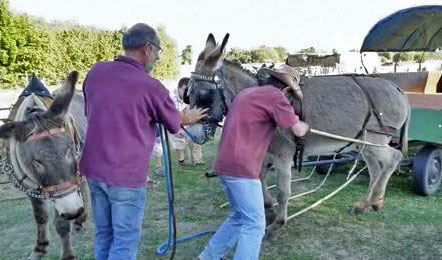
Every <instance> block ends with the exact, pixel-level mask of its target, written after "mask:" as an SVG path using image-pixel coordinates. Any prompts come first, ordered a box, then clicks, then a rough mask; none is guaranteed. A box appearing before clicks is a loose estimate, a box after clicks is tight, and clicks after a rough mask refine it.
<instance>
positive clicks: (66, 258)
mask: <svg viewBox="0 0 442 260" xmlns="http://www.w3.org/2000/svg"><path fill="white" fill-rule="evenodd" d="M62 259H63V260H76V259H77V258H75V256H73V255H66V256H63V257H62Z"/></svg>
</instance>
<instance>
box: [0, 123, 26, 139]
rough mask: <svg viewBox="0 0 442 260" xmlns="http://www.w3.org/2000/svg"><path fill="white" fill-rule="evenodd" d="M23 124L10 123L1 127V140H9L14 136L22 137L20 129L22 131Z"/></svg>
mask: <svg viewBox="0 0 442 260" xmlns="http://www.w3.org/2000/svg"><path fill="white" fill-rule="evenodd" d="M22 126H23V124H21V123H20V122H8V123H6V124H4V125H2V126H0V138H1V139H8V138H11V137H13V136H15V137H17V136H20V129H22Z"/></svg>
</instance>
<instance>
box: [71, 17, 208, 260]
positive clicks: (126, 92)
mask: <svg viewBox="0 0 442 260" xmlns="http://www.w3.org/2000/svg"><path fill="white" fill-rule="evenodd" d="M122 45H123V49H124V55H122V56H119V57H117V58H116V59H115V60H113V61H109V62H98V63H96V64H95V65H94V66H93V67H92V68H91V70H90V71H89V73H88V75H87V77H86V79H85V82H84V89H83V91H84V95H85V100H86V106H85V114H86V117H87V122H88V128H87V132H86V140H85V144H84V148H83V153H82V157H81V161H80V170H81V172H82V173H83V174H84V175H86V176H87V178H88V183H89V187H90V191H91V204H92V213H93V218H94V224H95V239H94V255H95V259H97V260H122V259H124V260H135V259H136V254H137V244H138V241H139V239H140V236H141V222H142V219H143V213H144V204H145V200H146V187H145V180H146V176H147V174H148V169H149V159H150V157H151V154H152V149H153V145H154V142H155V136H156V133H155V125H156V124H157V123H161V124H163V125H164V127H165V128H166V129H167V130H168V131H169V132H171V133H176V132H178V131H179V130H180V128H181V125H185V124H191V123H195V122H197V121H199V120H200V119H201V118H203V117H204V116H205V114H204V112H205V110H200V109H193V110H189V111H187V113H186V114H181V113H180V112H179V111H178V110H177V109H176V108H175V105H174V103H173V101H172V99H171V98H170V97H169V93H168V91H167V90H166V88H165V87H164V86H163V84H161V82H160V81H158V80H157V79H155V78H153V77H151V76H150V75H149V74H148V73H149V72H150V71H151V70H152V67H153V64H154V63H155V62H156V61H157V60H158V57H159V53H160V51H161V47H160V39H159V37H158V35H157V33H156V31H155V30H154V29H153V28H151V27H150V26H148V25H147V24H142V23H139V24H136V25H134V26H132V27H131V28H129V29H128V30H127V31H126V32H125V33H124V35H123V40H122Z"/></svg>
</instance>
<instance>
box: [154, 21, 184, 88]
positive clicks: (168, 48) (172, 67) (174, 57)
mask: <svg viewBox="0 0 442 260" xmlns="http://www.w3.org/2000/svg"><path fill="white" fill-rule="evenodd" d="M157 32H158V36H159V37H160V41H161V46H162V48H163V50H164V51H163V53H162V54H161V56H160V60H159V61H158V62H157V63H156V64H155V65H154V67H153V75H155V77H158V78H161V79H174V78H176V77H178V74H179V64H178V50H177V46H176V43H175V41H174V40H172V38H170V37H169V36H168V35H167V33H166V27H165V26H163V25H161V26H159V27H158V28H157Z"/></svg>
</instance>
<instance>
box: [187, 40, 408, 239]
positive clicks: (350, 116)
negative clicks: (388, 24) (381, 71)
mask: <svg viewBox="0 0 442 260" xmlns="http://www.w3.org/2000/svg"><path fill="white" fill-rule="evenodd" d="M228 37H229V35H228V34H227V35H226V36H225V37H224V40H223V41H222V43H221V44H220V45H217V44H216V42H215V38H214V36H213V35H212V34H209V36H208V38H207V41H206V46H205V48H204V50H203V51H202V52H201V54H200V55H199V57H198V61H197V63H196V66H195V72H193V73H192V76H191V82H190V84H189V85H188V88H187V91H186V96H185V99H188V101H189V104H190V106H191V107H193V106H199V107H208V108H210V110H209V116H208V118H206V119H204V120H203V121H201V122H200V123H198V124H195V125H193V126H191V127H189V131H190V132H191V134H193V135H194V136H195V138H197V139H199V141H201V142H205V141H207V140H208V139H210V138H211V137H213V135H214V133H215V130H216V127H217V125H218V123H219V122H220V121H222V119H223V116H225V115H226V114H227V113H228V108H229V106H230V104H231V102H232V100H233V99H234V98H235V96H236V95H237V94H238V93H239V92H240V91H241V90H243V89H244V88H247V87H251V86H256V85H258V84H259V82H258V79H257V78H256V76H255V75H254V74H251V73H250V72H248V71H247V70H244V69H242V68H241V67H240V66H238V65H237V64H236V63H234V62H229V61H228V60H225V59H222V54H223V52H224V49H225V47H226V44H227V41H228ZM301 87H302V91H303V93H304V98H303V100H302V105H301V104H300V102H299V101H298V100H292V105H293V106H294V108H296V109H295V110H296V111H297V112H300V111H301V110H302V114H303V116H304V117H305V121H306V122H307V123H308V124H309V125H310V126H311V127H312V128H314V129H317V130H320V131H324V132H328V133H332V134H336V135H340V136H345V137H350V138H358V139H361V140H366V141H368V142H372V143H376V144H381V145H386V146H384V147H375V146H364V147H363V149H362V147H361V145H357V144H351V143H348V142H344V141H340V140H336V139H331V138H326V137H322V136H317V135H313V134H308V135H307V136H306V138H305V140H304V141H303V143H304V147H305V150H304V154H305V155H307V156H308V155H319V154H320V155H327V154H334V153H336V152H337V151H341V152H349V151H358V152H359V151H361V149H362V151H361V153H362V158H363V160H364V161H365V163H366V164H367V166H368V171H369V174H370V183H369V185H368V192H367V194H366V196H365V198H364V199H363V200H362V201H359V202H357V203H356V204H355V205H354V207H353V211H354V212H355V213H362V212H363V211H364V210H366V209H368V208H373V209H374V210H379V209H381V208H382V207H383V205H384V196H385V189H386V185H387V182H388V180H389V178H390V176H391V174H392V173H393V171H394V170H395V169H396V167H397V166H398V164H399V162H400V160H401V158H402V153H401V151H399V150H396V149H394V148H392V147H390V146H387V144H389V142H390V140H391V138H392V136H391V135H392V133H393V132H395V131H396V130H398V129H401V128H402V131H401V141H402V144H403V145H402V151H403V152H404V151H406V149H407V145H406V144H407V134H406V133H407V129H408V117H409V104H408V99H407V96H406V95H405V94H404V93H403V92H402V91H401V90H400V89H399V88H398V86H396V85H395V84H394V83H392V82H390V81H388V80H385V79H381V78H377V77H369V76H357V75H352V76H351V75H347V76H345V75H340V76H326V77H313V78H307V79H305V82H304V84H303V85H302V86H301ZM244 116H247V115H244ZM294 154H295V139H294V137H293V136H292V135H291V133H290V131H285V130H282V129H278V130H277V132H276V134H275V136H274V138H273V141H272V144H271V146H270V147H269V149H268V155H267V156H266V160H265V162H264V164H263V171H262V174H261V181H262V190H263V194H264V203H265V207H266V218H267V220H268V224H269V226H268V227H267V234H266V236H267V237H271V236H274V235H277V233H278V231H279V230H280V229H281V227H282V226H283V225H284V224H285V223H286V221H287V204H288V198H289V196H290V193H291V187H290V180H291V165H292V161H293V156H294ZM269 163H273V164H274V166H275V171H276V174H277V188H278V196H277V201H278V207H277V208H276V209H275V210H274V209H273V205H274V199H273V198H272V196H271V195H270V194H269V193H268V191H267V188H266V187H267V184H266V169H267V168H266V166H267V165H268V164H269Z"/></svg>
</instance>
